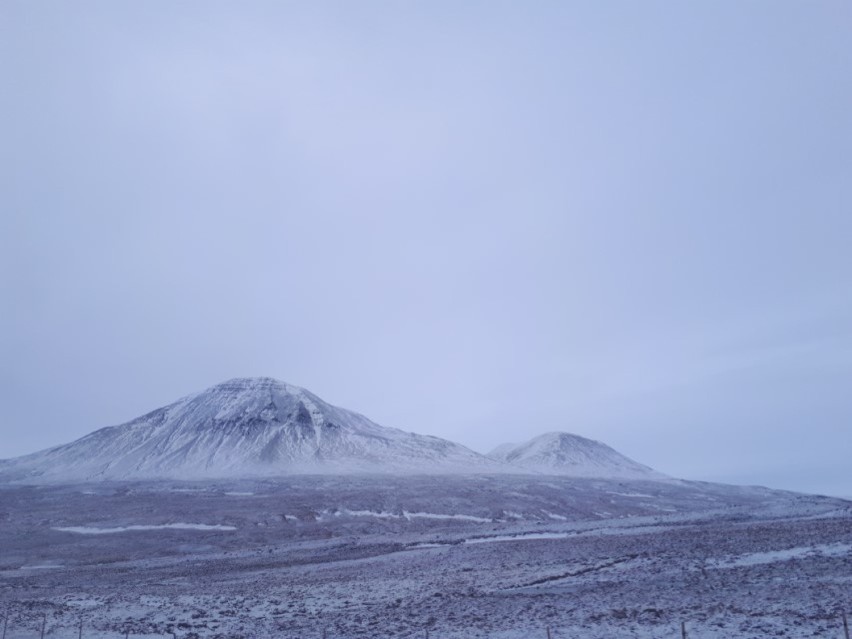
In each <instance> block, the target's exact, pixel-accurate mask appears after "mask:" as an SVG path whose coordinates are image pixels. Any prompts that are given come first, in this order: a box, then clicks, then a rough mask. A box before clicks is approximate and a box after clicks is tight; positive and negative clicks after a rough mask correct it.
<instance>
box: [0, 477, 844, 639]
mask: <svg viewBox="0 0 852 639" xmlns="http://www.w3.org/2000/svg"><path fill="white" fill-rule="evenodd" d="M94 533H99V534H94ZM843 608H845V609H846V610H847V611H852V503H850V502H845V501H842V500H837V499H829V498H825V497H810V496H803V495H797V494H794V493H783V492H775V491H768V490H766V489H761V488H735V487H726V486H718V485H713V484H698V483H691V482H678V481H663V482H655V481H614V480H613V481H605V480H584V479H568V478H558V477H525V476H514V477H513V476H494V477H483V476H476V477H409V478H399V477H388V476H382V477H374V478H370V477H348V478H345V479H335V478H331V477H327V476H324V477H308V476H304V477H291V478H288V479H286V480H281V481H272V480H269V481H253V482H249V481H244V482H237V481H231V482H182V483H179V482H145V483H140V482H136V483H98V484H87V485H77V486H62V487H59V486H37V487H36V486H33V487H25V486H8V485H7V486H0V613H2V612H3V610H6V611H8V614H9V627H8V632H7V638H8V639H17V638H23V637H38V636H39V632H40V627H41V623H42V615H44V616H45V619H46V630H47V636H49V637H69V638H71V637H77V624H78V623H79V621H80V620H81V619H82V620H83V623H84V629H85V630H84V633H83V635H84V636H86V637H116V636H123V633H124V632H127V631H129V632H131V633H132V635H131V636H134V635H136V636H144V635H148V636H164V635H166V633H169V632H174V633H175V635H176V636H177V637H192V636H198V637H235V636H243V637H284V638H289V637H293V638H295V637H300V638H309V637H317V638H318V639H319V638H320V637H322V633H323V630H325V631H326V632H327V636H328V638H329V639H333V638H335V637H339V638H347V639H348V638H355V637H365V638H366V637H388V638H390V637H423V636H425V632H426V631H427V630H428V631H429V633H430V637H432V638H433V639H440V638H443V637H446V638H447V639H462V638H467V637H471V638H473V637H491V638H493V639H520V638H524V639H528V638H530V637H532V638H534V637H541V639H545V636H546V634H545V632H546V630H545V629H546V628H547V627H550V628H551V633H552V637H553V639H557V638H566V639H567V638H569V637H577V638H580V637H582V638H584V639H603V638H605V637H606V638H610V637H614V636H618V637H660V638H665V637H673V638H674V637H679V636H680V623H681V622H685V623H686V627H687V631H688V633H689V637H705V638H719V639H721V638H723V637H724V638H728V637H731V638H733V637H748V638H751V637H755V638H756V637H779V636H781V637H783V636H786V637H842V636H843V635H842V632H843V631H842V627H841V625H840V621H839V619H840V617H839V613H840V611H841V610H842V609H843Z"/></svg>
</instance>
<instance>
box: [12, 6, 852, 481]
mask: <svg viewBox="0 0 852 639" xmlns="http://www.w3.org/2000/svg"><path fill="white" fill-rule="evenodd" d="M850 78H852V3H850V2H849V1H848V0H811V1H808V2H802V1H801V0H792V1H784V0H766V1H760V0H753V1H750V2H733V1H732V2H715V1H711V0H707V1H705V2H688V3H682V2H671V1H666V2H653V1H643V2H635V1H633V0H629V1H625V2H615V1H598V0H595V1H582V2H580V1H577V2H572V1H565V2H563V1H560V2H545V1H537V2H520V1H517V2H497V1H491V0H488V1H483V2H474V1H467V2H459V1H457V0H453V1H450V2H438V1H434V0H430V1H428V2H425V1H424V2H402V1H397V2H390V1H389V2H366V1H361V0H359V1H358V2H350V1H348V0H341V2H338V3H324V2H313V1H310V2H308V1H305V2H292V3H284V2H268V3H266V2H226V3H215V2H208V1H204V2H201V1H199V2H171V1H168V2H165V1H163V2H158V1H145V2H113V1H112V0H109V1H106V0H105V1H104V2H86V1H78V2H65V1H61V2H45V1H40V2H33V1H31V0H0V83H1V84H0V296H2V297H0V304H2V312H0V375H2V378H1V379H0V406H2V422H0V434H1V435H2V437H0V457H11V456H16V455H21V454H24V453H28V452H32V451H35V450H38V449H41V448H45V447H48V446H52V445H55V444H59V443H63V442H66V441H70V440H72V439H75V438H77V437H79V436H82V435H84V434H86V433H88V432H90V431H92V430H94V429H96V428H99V427H103V426H107V425H112V424H117V423H121V422H124V421H126V420H128V419H130V418H133V417H135V416H137V415H139V414H141V413H144V412H146V411H148V410H151V409H153V408H155V407H158V406H161V405H163V404H166V403H169V402H171V401H173V400H175V399H176V398H178V397H180V396H183V395H186V394H188V393H191V392H194V391H198V390H201V389H203V388H205V387H207V386H210V385H212V384H215V383H218V382H220V381H223V380H225V379H228V378H232V377H237V376H255V375H267V376H272V377H277V378H279V379H282V380H285V381H288V382H290V383H293V384H297V385H300V386H304V387H306V388H308V389H310V390H312V391H313V392H315V393H316V394H318V395H319V396H320V397H322V398H324V399H326V400H327V401H329V402H331V403H333V404H337V405H339V406H344V407H347V408H351V409H354V410H357V411H359V412H362V413H364V414H366V415H367V416H369V417H370V418H372V419H373V420H375V421H377V422H379V423H381V424H384V425H387V426H395V427H399V428H403V429H406V430H412V431H415V432H420V433H428V434H433V435H438V436H442V437H447V438H450V439H453V440H456V441H458V442H460V443H463V444H466V445H468V446H470V447H472V448H474V449H476V450H479V451H482V452H484V451H487V450H489V449H491V448H492V447H493V446H495V445H497V444H499V443H501V442H504V441H521V440H524V439H526V438H529V437H532V436H534V435H538V434H540V433H543V432H546V431H552V430H565V431H569V432H574V433H578V434H581V435H585V436H588V437H592V438H595V439H599V440H602V441H604V442H606V443H608V444H610V445H612V446H613V447H615V448H616V449H618V450H620V451H621V452H623V453H625V454H627V455H629V456H631V457H633V458H635V459H637V460H639V461H641V462H643V463H646V464H648V465H651V466H653V467H655V468H657V469H658V470H661V471H663V472H666V473H670V474H673V475H676V476H681V477H686V478H692V479H710V480H720V481H727V482H737V483H759V484H764V485H769V486H773V487H782V488H791V489H799V490H804V491H815V492H825V493H831V494H842V495H852V470H850V469H852V460H850V455H851V454H852V80H850Z"/></svg>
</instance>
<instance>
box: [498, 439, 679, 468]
mask: <svg viewBox="0 0 852 639" xmlns="http://www.w3.org/2000/svg"><path fill="white" fill-rule="evenodd" d="M488 456H489V457H491V458H492V459H494V460H496V461H502V462H506V463H508V464H511V465H513V466H516V467H520V468H524V469H526V470H529V471H532V472H537V473H545V474H549V475H570V476H572V477H609V478H619V479H656V480H663V479H667V477H666V476H665V475H663V474H662V473H658V472H656V471H655V470H652V469H651V468H648V467H647V466H643V465H642V464H640V463H638V462H635V461H633V460H632V459H630V458H628V457H625V456H624V455H622V454H621V453H619V452H617V451H615V450H613V449H612V448H610V447H609V446H607V445H606V444H603V443H601V442H598V441H595V440H593V439H586V438H585V437H580V436H579V435H572V434H570V433H546V434H544V435H540V436H538V437H535V438H533V439H531V440H529V441H528V442H525V443H523V444H502V445H500V446H498V447H497V448H495V449H494V450H492V451H491V452H490V453H489V454H488Z"/></svg>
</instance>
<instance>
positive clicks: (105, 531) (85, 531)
mask: <svg viewBox="0 0 852 639" xmlns="http://www.w3.org/2000/svg"><path fill="white" fill-rule="evenodd" d="M236 529H237V528H236V526H225V525H222V524H181V523H178V524H156V525H134V526H116V527H115V528H95V527H92V526H65V527H54V528H53V530H58V531H60V532H70V533H77V534H79V535H111V534H114V533H122V532H135V531H139V530H236Z"/></svg>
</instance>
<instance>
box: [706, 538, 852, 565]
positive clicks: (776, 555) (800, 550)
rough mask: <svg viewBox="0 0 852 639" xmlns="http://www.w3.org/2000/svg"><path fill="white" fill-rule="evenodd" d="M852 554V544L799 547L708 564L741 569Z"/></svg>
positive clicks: (740, 556)
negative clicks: (779, 562) (743, 567)
mask: <svg viewBox="0 0 852 639" xmlns="http://www.w3.org/2000/svg"><path fill="white" fill-rule="evenodd" d="M850 552H852V544H840V543H838V544H823V545H817V546H798V547H796V548H787V549H786V550H770V551H767V552H751V553H747V554H744V555H738V556H735V557H729V558H727V559H716V560H713V561H710V562H708V565H709V566H711V567H714V568H739V567H742V566H756V565H759V564H771V563H775V562H776V561H789V560H791V559H802V558H804V557H839V556H842V555H846V554H849V553H850Z"/></svg>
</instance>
